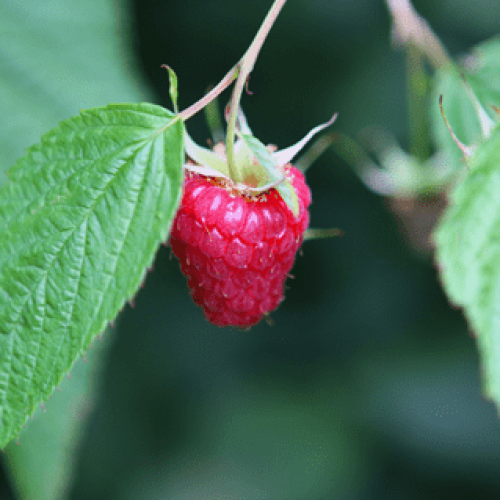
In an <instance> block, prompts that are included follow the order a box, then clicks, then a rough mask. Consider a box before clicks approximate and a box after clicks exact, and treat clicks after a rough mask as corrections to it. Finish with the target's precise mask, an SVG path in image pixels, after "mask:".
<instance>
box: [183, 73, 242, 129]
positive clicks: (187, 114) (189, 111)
mask: <svg viewBox="0 0 500 500" xmlns="http://www.w3.org/2000/svg"><path fill="white" fill-rule="evenodd" d="M239 67H240V63H238V64H237V65H236V66H234V67H233V68H231V69H230V70H229V72H228V73H227V74H226V76H225V77H224V78H223V79H222V80H221V81H220V82H219V83H218V84H217V86H216V87H214V88H213V89H212V90H211V91H210V92H209V93H208V94H206V95H204V96H203V97H202V98H201V99H200V100H199V101H196V102H195V103H194V104H192V105H191V106H189V108H186V109H185V110H184V111H182V112H181V113H179V116H180V117H181V118H182V120H183V121H186V120H187V119H189V118H191V117H192V116H193V115H195V114H196V113H198V111H201V110H202V109H203V108H204V107H205V106H206V105H207V104H209V103H210V102H212V101H213V100H214V99H215V98H216V97H217V96H218V95H219V94H220V93H222V92H223V91H224V90H226V89H227V88H228V87H229V85H231V83H233V81H234V79H235V78H236V77H237V76H238V72H239Z"/></svg>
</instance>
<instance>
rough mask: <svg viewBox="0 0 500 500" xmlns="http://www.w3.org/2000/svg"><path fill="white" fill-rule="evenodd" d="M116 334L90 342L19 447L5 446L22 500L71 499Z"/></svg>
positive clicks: (26, 430)
mask: <svg viewBox="0 0 500 500" xmlns="http://www.w3.org/2000/svg"><path fill="white" fill-rule="evenodd" d="M108 330H111V329H110V328H108ZM117 333H118V332H116V329H115V331H106V333H105V334H104V335H103V338H102V339H99V340H96V341H95V342H94V343H93V344H92V346H91V347H92V349H88V351H87V353H86V354H85V356H86V357H85V359H83V358H79V359H78V360H77V362H76V363H75V364H74V366H73V368H72V369H71V373H70V374H68V377H63V379H62V381H61V383H60V384H59V386H58V390H57V391H54V393H53V394H52V395H51V396H50V398H49V400H48V401H47V402H46V403H45V405H44V406H43V408H42V407H41V406H38V407H37V408H36V410H35V412H34V413H33V415H32V418H31V419H29V420H28V422H27V425H26V427H25V428H24V429H23V430H22V431H21V434H20V436H19V445H18V444H17V443H16V441H11V442H10V444H9V445H8V446H7V447H6V449H5V451H6V454H5V456H6V457H8V462H9V463H8V469H9V470H10V475H11V477H12V479H13V483H14V484H15V485H16V486H15V487H13V488H15V489H16V490H17V491H18V493H19V495H18V496H19V498H22V499H23V500H38V499H41V498H43V499H44V500H64V499H67V498H68V491H69V488H70V485H71V482H72V479H73V477H74V475H75V472H76V471H75V470H74V469H75V462H76V460H75V459H74V457H75V456H76V455H77V453H78V448H79V440H80V438H81V435H82V434H83V431H84V428H85V425H86V424H87V421H88V419H89V418H90V416H91V415H92V412H93V410H94V407H95V406H96V404H97V399H98V397H97V394H98V393H99V389H100V385H101V384H100V380H101V372H102V371H103V368H104V366H103V365H104V363H105V362H106V361H107V351H108V349H109V347H110V345H111V344H112V343H113V340H114V338H116V334H117ZM16 498H17V497H16Z"/></svg>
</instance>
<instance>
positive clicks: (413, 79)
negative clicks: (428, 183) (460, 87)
mask: <svg viewBox="0 0 500 500" xmlns="http://www.w3.org/2000/svg"><path fill="white" fill-rule="evenodd" d="M406 80H407V86H408V118H409V128H410V153H411V154H412V155H414V156H416V157H417V158H419V159H420V160H423V161H424V160H426V159H427V158H428V157H429V150H430V141H429V134H428V127H427V113H426V111H427V106H426V103H425V100H426V99H427V90H428V82H427V75H426V73H425V70H424V55H423V54H422V53H421V52H420V51H419V50H418V49H417V48H416V47H414V46H413V45H409V46H408V47H407V49H406Z"/></svg>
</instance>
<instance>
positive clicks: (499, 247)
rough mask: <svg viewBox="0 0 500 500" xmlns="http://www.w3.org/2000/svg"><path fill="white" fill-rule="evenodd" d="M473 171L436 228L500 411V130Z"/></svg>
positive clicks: (454, 296)
mask: <svg viewBox="0 0 500 500" xmlns="http://www.w3.org/2000/svg"><path fill="white" fill-rule="evenodd" d="M467 167H468V170H469V173H468V175H467V176H466V177H465V179H464V180H463V181H462V182H461V183H460V184H458V185H457V186H456V188H455V189H454V191H453V193H452V194H451V204H450V207H449V208H448V209H447V211H446V214H445V216H444V217H443V219H442V221H441V222H440V224H439V226H438V227H437V229H436V232H435V241H436V246H437V252H436V258H437V262H438V264H439V268H440V272H441V279H442V282H443V285H444V287H445V289H446V291H447V293H448V296H449V297H450V299H451V301H452V302H453V303H454V304H455V305H458V306H461V307H463V308H464V311H465V314H466V316H467V318H468V320H469V322H470V325H471V327H472V329H473V330H474V331H475V333H476V334H477V336H478V346H479V350H480V354H481V357H482V362H483V370H482V372H483V377H484V391H485V394H486V396H487V397H490V398H492V399H493V400H494V401H495V403H496V404H497V406H498V407H499V408H500V196H499V195H498V193H499V192H500V128H497V129H496V130H495V131H494V132H493V133H492V135H491V136H490V138H489V139H488V140H487V141H485V142H484V143H483V144H482V145H481V146H480V147H479V148H478V150H477V151H476V153H475V154H474V156H473V157H472V158H471V159H470V160H469V162H468V165H467Z"/></svg>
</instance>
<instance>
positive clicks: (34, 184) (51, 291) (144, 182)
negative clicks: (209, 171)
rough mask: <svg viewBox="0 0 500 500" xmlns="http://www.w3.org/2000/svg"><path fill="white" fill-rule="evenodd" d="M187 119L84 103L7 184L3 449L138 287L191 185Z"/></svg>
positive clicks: (1, 253)
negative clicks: (185, 181) (186, 178)
mask: <svg viewBox="0 0 500 500" xmlns="http://www.w3.org/2000/svg"><path fill="white" fill-rule="evenodd" d="M183 133H184V126H183V123H182V121H181V120H180V119H177V118H175V115H174V114H173V113H171V112H170V111H167V110H165V109H163V108H161V107H159V106H154V105H151V104H113V105H109V106H107V107H105V108H94V109H89V110H86V111H82V112H81V114H80V116H77V117H74V118H71V119H69V120H66V121H64V122H62V123H61V124H60V125H59V126H58V127H56V128H55V129H53V130H51V131H50V132H48V133H47V134H45V135H44V136H43V137H42V140H41V143H40V144H37V145H35V146H33V147H31V148H30V149H29V150H28V151H27V154H26V156H24V157H23V158H21V159H20V160H19V161H18V162H17V163H16V164H15V165H14V167H13V168H12V169H11V170H10V172H9V178H10V182H7V183H6V184H5V185H4V186H3V188H2V189H1V190H0V448H3V447H4V446H5V444H7V443H8V442H9V441H10V440H11V439H12V438H13V437H15V436H16V435H17V433H18V432H19V430H20V428H21V426H22V424H23V423H24V422H25V420H26V418H27V417H28V416H29V415H30V414H31V413H32V412H33V410H34V408H35V407H36V405H37V404H38V403H40V402H42V401H44V400H45V399H46V398H47V397H48V396H49V395H50V394H51V392H52V391H53V389H54V387H55V386H56V385H57V384H58V383H59V381H60V380H61V377H62V376H63V375H64V374H65V373H66V372H67V371H68V370H69V369H70V367H71V366H72V365H73V363H74V362H75V360H76V358H77V357H78V355H79V354H82V353H83V352H85V350H86V348H87V347H88V345H89V344H90V342H91V341H92V339H93V338H94V337H95V336H96V335H98V334H99V333H100V332H102V331H103V330H104V328H105V326H106V325H107V323H108V322H109V321H111V320H113V319H114V317H115V316H116V315H117V314H118V312H119V311H120V309H121V308H122V307H123V306H124V303H125V301H126V300H127V299H130V298H132V297H133V296H134V294H135V293H136V292H137V289H138V288H139V286H140V284H141V282H142V281H143V279H144V277H145V273H146V270H147V268H148V266H151V264H152V261H153V259H154V256H155V253H156V251H157V249H158V246H159V244H160V243H161V242H162V241H165V240H166V238H167V236H168V233H169V229H170V225H171V223H172V219H173V217H174V216H175V212H176V210H177V207H178V205H179V203H180V199H181V194H182V163H183V154H184V151H183Z"/></svg>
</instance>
